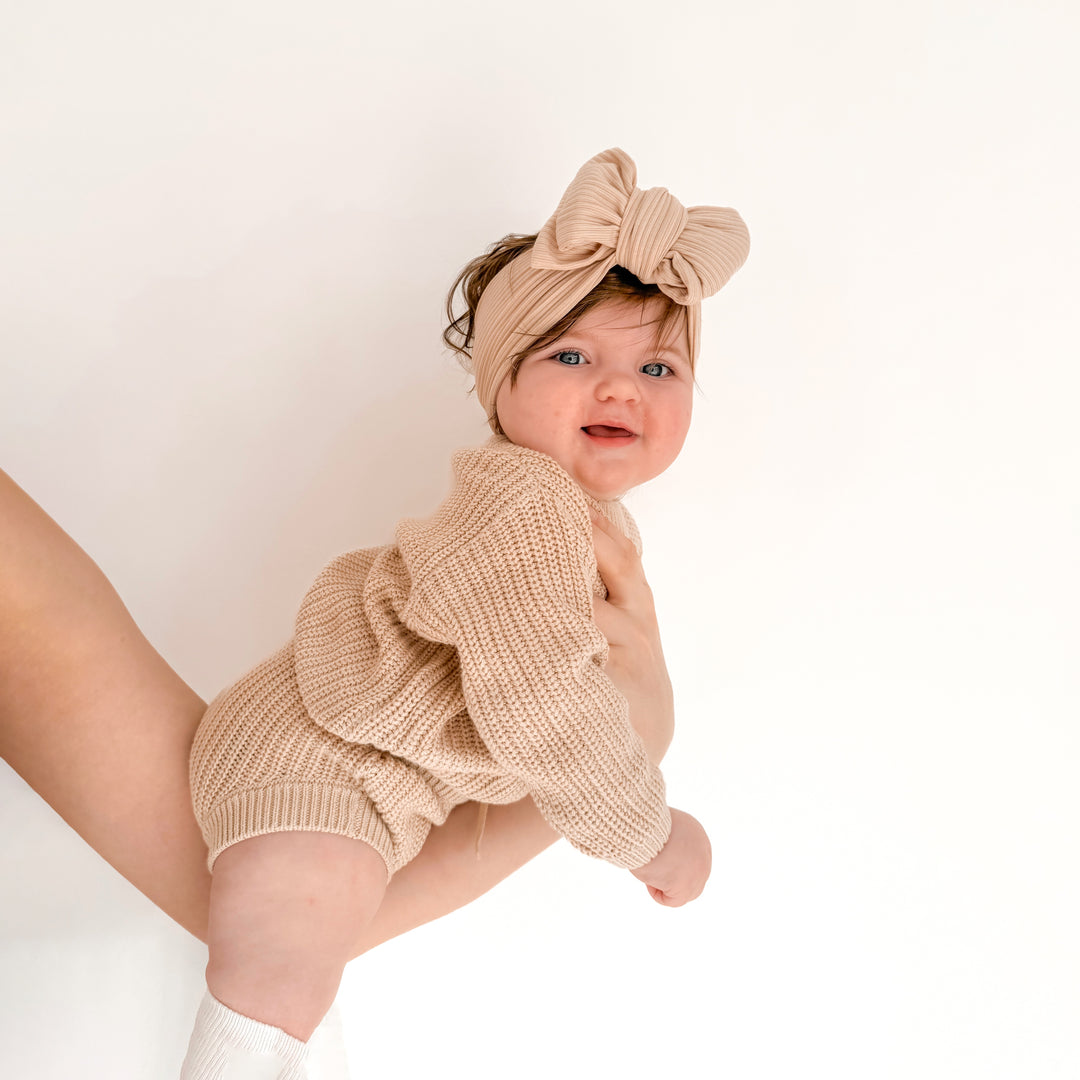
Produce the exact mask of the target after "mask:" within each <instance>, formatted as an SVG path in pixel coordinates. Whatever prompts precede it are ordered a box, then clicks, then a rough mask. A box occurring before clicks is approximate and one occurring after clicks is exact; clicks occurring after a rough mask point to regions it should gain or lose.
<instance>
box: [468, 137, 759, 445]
mask: <svg viewBox="0 0 1080 1080" xmlns="http://www.w3.org/2000/svg"><path fill="white" fill-rule="evenodd" d="M636 182H637V168H636V167H635V165H634V163H633V161H631V159H630V156H629V155H628V154H627V153H626V152H625V151H623V150H619V149H612V150H604V151H603V152H602V153H599V154H597V155H596V156H595V157H592V158H590V159H589V160H588V161H587V162H585V164H584V165H582V167H581V168H580V169H579V170H578V173H577V175H576V176H575V177H574V179H573V180H572V181H571V183H570V186H569V187H568V188H567V189H566V192H565V194H564V195H563V197H562V199H561V200H560V201H559V205H558V206H557V207H556V209H555V213H554V214H552V215H551V217H550V218H549V219H548V221H547V222H546V224H545V225H544V227H543V228H542V229H541V230H540V233H539V235H538V236H537V238H536V243H535V244H533V246H532V247H531V248H529V249H527V250H525V251H523V252H522V253H521V254H520V255H518V256H517V258H515V259H514V260H513V262H511V263H510V264H509V265H508V266H505V267H503V269H502V270H500V271H499V273H498V274H496V275H495V277H494V278H493V279H492V280H491V282H490V283H489V284H488V286H487V288H485V289H484V292H483V295H482V296H481V297H480V303H479V304H478V305H477V309H476V326H475V335H474V339H475V343H474V345H473V349H472V358H471V364H470V367H471V370H472V373H473V377H474V379H475V381H476V397H477V400H478V401H479V402H480V404H481V406H482V407H483V408H484V410H485V411H486V412H487V415H488V417H489V418H490V422H491V425H492V430H497V429H496V427H495V423H494V412H495V399H496V396H497V395H498V392H499V387H500V386H501V385H502V382H503V379H505V378H506V376H507V375H508V374H509V372H510V370H511V367H512V366H513V360H514V357H515V356H516V355H517V354H518V353H520V352H521V351H522V350H523V349H526V348H527V347H528V346H529V345H530V344H531V343H532V342H533V341H534V340H536V338H538V337H540V336H541V335H543V334H545V333H546V332H547V331H548V330H549V329H550V328H551V327H552V326H554V325H555V324H556V323H557V322H558V321H559V320H560V319H561V318H562V317H563V316H564V315H566V314H568V313H569V312H570V311H571V310H572V309H573V307H574V306H575V305H576V304H577V303H578V302H579V301H581V300H583V299H584V298H585V297H586V296H587V295H588V294H589V293H590V292H591V291H592V290H593V289H594V288H595V287H596V286H597V285H599V284H600V282H601V280H602V279H603V277H604V275H605V274H606V273H607V272H608V271H609V270H610V269H611V268H612V267H613V266H621V267H623V268H624V269H626V270H629V271H630V272H631V273H632V274H634V275H635V276H636V277H637V278H638V280H639V281H643V282H645V283H646V284H650V285H656V286H657V287H658V288H659V289H660V291H661V292H662V293H664V295H665V296H668V297H669V298H670V299H672V300H674V301H675V303H677V304H681V305H683V306H684V307H685V308H686V323H687V329H688V333H689V338H690V340H689V346H690V361H691V363H693V362H694V361H695V360H696V359H697V355H698V349H699V346H700V337H701V301H702V300H703V299H704V298H706V297H709V296H712V295H713V294H714V293H715V292H717V291H718V290H719V289H721V288H722V287H723V286H724V285H725V284H726V282H727V281H728V279H729V278H730V277H731V275H732V274H734V273H735V271H736V270H738V269H739V267H740V266H742V264H743V263H744V262H745V261H746V257H747V255H748V254H749V252H750V233H749V232H748V230H747V228H746V224H745V222H744V221H743V219H742V218H741V217H740V216H739V214H738V212H737V211H735V210H732V209H730V208H728V207H722V206H691V207H685V206H683V204H682V203H681V202H679V200H678V199H676V198H675V196H674V195H672V194H671V192H669V191H668V190H667V189H666V188H661V187H655V188H649V189H648V190H645V191H643V190H641V188H638V187H635V184H636Z"/></svg>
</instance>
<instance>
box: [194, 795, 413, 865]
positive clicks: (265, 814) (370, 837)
mask: <svg viewBox="0 0 1080 1080" xmlns="http://www.w3.org/2000/svg"><path fill="white" fill-rule="evenodd" d="M202 829H203V837H204V838H205V840H206V845H207V847H208V848H209V849H210V852H209V855H208V856H207V860H206V864H207V866H208V867H209V868H210V869H211V870H213V868H214V862H215V861H216V860H217V857H218V856H219V855H220V854H221V853H222V852H223V851H224V850H225V848H227V847H230V846H231V845H232V844H237V843H239V842H240V841H241V840H249V839H250V838H251V837H253V836H265V835H266V834H268V833H276V832H320V833H333V834H335V835H337V836H348V837H350V838H352V839H353V840H362V841H363V842H364V843H365V844H368V845H370V846H371V847H373V848H374V849H375V850H376V851H377V852H378V853H379V855H381V856H382V860H383V862H384V863H386V876H387V880H389V878H390V875H391V873H392V870H391V867H393V866H394V842H393V838H392V837H391V835H390V831H389V829H387V827H386V824H385V823H384V822H383V820H382V818H381V817H380V816H379V813H378V811H377V810H376V809H375V805H374V803H372V801H371V799H369V798H368V797H367V795H365V794H364V793H363V792H361V791H357V790H356V789H355V788H350V787H343V786H340V785H335V784H319V783H304V782H294V783H283V784H273V785H271V786H269V787H262V788H256V789H255V790H253V791H243V792H239V793H238V794H236V795H233V796H231V797H230V798H228V799H226V800H225V801H224V802H221V803H219V804H218V805H217V806H215V807H214V809H213V810H211V811H210V813H209V814H207V816H206V818H205V819H204V820H203V823H202Z"/></svg>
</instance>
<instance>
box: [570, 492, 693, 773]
mask: <svg viewBox="0 0 1080 1080" xmlns="http://www.w3.org/2000/svg"><path fill="white" fill-rule="evenodd" d="M590 514H591V515H592V523H593V549H594V551H595V552H596V564H597V567H598V568H599V570H600V577H601V578H602V579H603V582H604V585H605V586H606V587H607V591H608V597H607V599H606V600H601V599H599V598H598V597H594V599H593V619H594V620H595V621H596V625H597V626H598V627H599V628H600V632H601V633H602V634H603V635H604V637H605V638H607V642H608V661H607V664H606V666H605V668H604V671H605V672H606V673H607V675H608V677H609V678H610V679H611V681H612V682H613V683H614V684H615V686H616V687H617V688H618V689H619V691H620V692H621V693H622V694H623V695H624V696H625V697H626V699H627V701H628V702H629V703H630V722H631V724H632V725H633V726H634V729H635V730H636V731H637V733H638V734H639V735H640V736H641V738H642V741H643V742H644V743H645V749H646V750H647V752H648V754H649V757H650V758H651V759H652V760H653V761H654V762H656V763H657V764H659V762H660V760H661V759H662V758H663V756H664V754H665V753H666V752H667V748H668V745H669V744H670V743H671V737H672V734H673V733H674V728H675V703H674V697H673V695H672V690H671V679H670V678H669V677H668V671H667V664H666V663H665V662H664V650H663V648H662V647H661V644H660V628H659V626H658V625H657V621H656V608H655V606H654V604H653V594H652V589H651V588H649V583H648V581H647V580H646V579H645V571H644V569H643V568H642V566H641V558H640V556H639V555H638V553H637V549H636V548H635V547H634V545H633V543H632V542H631V541H630V540H629V539H628V538H627V537H625V536H623V534H622V533H621V532H620V531H619V530H618V529H617V528H616V527H615V526H614V525H613V524H612V523H611V522H610V521H608V520H607V518H605V517H604V516H603V515H602V514H599V513H597V512H596V511H595V510H591V509H590Z"/></svg>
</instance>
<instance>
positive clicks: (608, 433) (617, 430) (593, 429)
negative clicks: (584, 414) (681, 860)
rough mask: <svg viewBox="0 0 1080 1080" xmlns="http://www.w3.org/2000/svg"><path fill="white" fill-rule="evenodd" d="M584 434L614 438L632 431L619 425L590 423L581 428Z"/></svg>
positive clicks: (600, 437)
mask: <svg viewBox="0 0 1080 1080" xmlns="http://www.w3.org/2000/svg"><path fill="white" fill-rule="evenodd" d="M581 430H582V431H584V432H585V434H586V435H595V436H596V437H597V438H599V439H616V438H620V437H623V438H625V437H626V436H627V435H633V434H634V433H633V432H632V431H627V430H626V428H621V427H608V426H607V425H606V424H592V425H590V426H589V427H583V428H582V429H581Z"/></svg>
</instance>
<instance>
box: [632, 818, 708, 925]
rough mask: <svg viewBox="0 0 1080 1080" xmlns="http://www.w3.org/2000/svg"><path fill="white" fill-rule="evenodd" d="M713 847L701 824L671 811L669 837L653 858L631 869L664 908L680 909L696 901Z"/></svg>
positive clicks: (703, 885)
mask: <svg viewBox="0 0 1080 1080" xmlns="http://www.w3.org/2000/svg"><path fill="white" fill-rule="evenodd" d="M711 869H712V845H711V844H710V843H709V838H708V836H706V834H705V830H704V829H703V828H702V827H701V822H700V821H698V820H697V819H696V818H693V817H691V816H690V815H689V814H686V813H684V812H683V811H682V810H675V809H672V811H671V835H670V836H669V837H668V842H667V843H666V844H665V845H664V846H663V847H662V848H661V849H660V854H659V855H657V856H656V858H654V859H652V860H651V861H650V862H647V863H646V864H645V865H644V866H639V867H638V868H637V869H636V870H631V871H630V873H631V874H633V875H634V877H636V878H637V879H638V880H639V881H644V882H645V884H646V885H647V886H648V888H649V895H650V896H651V897H652V898H653V899H654V900H655V901H656V902H657V903H658V904H663V905H664V906H665V907H682V905H683V904H686V903H689V901H691V900H696V899H697V898H698V897H699V896H700V895H701V893H702V890H703V889H704V888H705V882H706V881H708V880H709V871H710V870H711Z"/></svg>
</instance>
